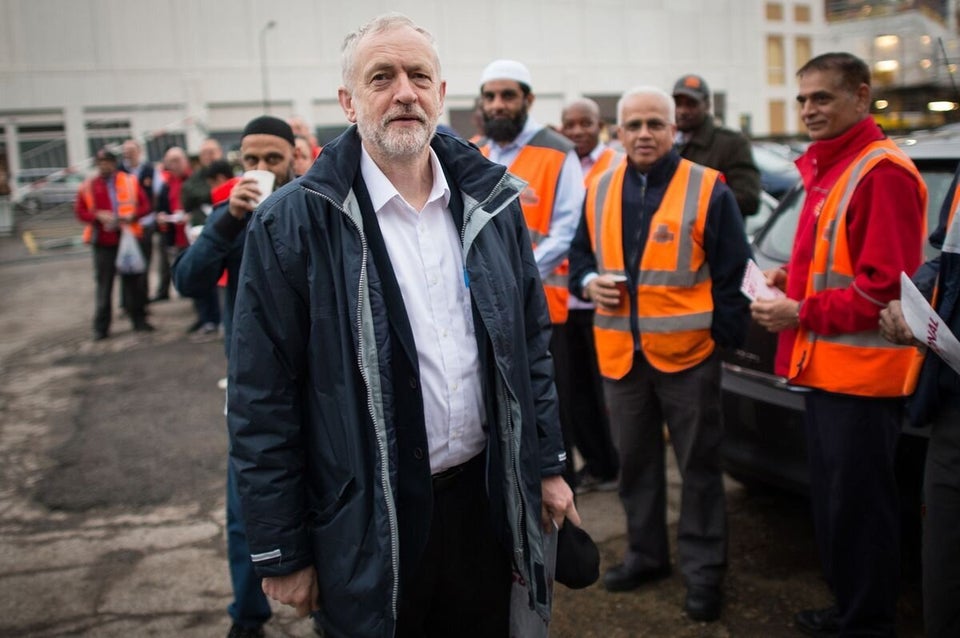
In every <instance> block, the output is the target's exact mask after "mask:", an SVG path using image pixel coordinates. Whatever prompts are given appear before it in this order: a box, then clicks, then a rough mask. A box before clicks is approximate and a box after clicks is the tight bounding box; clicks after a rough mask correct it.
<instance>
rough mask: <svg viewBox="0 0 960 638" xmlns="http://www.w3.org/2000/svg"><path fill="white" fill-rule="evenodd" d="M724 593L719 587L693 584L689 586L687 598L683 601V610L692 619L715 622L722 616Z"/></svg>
mask: <svg viewBox="0 0 960 638" xmlns="http://www.w3.org/2000/svg"><path fill="white" fill-rule="evenodd" d="M722 606H723V595H722V594H721V593H720V588H719V587H713V586H710V585H691V586H690V587H688V588H687V598H686V600H684V601H683V611H685V612H687V617H689V618H690V620H697V621H700V622H713V621H714V620H716V619H717V618H719V617H720V609H721V607H722Z"/></svg>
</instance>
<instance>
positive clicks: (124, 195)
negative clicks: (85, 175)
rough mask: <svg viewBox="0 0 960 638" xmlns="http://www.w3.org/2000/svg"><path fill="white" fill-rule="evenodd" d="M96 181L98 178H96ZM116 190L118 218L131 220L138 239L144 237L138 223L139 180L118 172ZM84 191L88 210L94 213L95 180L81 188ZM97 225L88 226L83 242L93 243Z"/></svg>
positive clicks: (131, 226) (131, 227)
mask: <svg viewBox="0 0 960 638" xmlns="http://www.w3.org/2000/svg"><path fill="white" fill-rule="evenodd" d="M94 179H96V178H94ZM113 185H114V188H115V189H116V191H117V217H118V218H119V219H131V220H133V222H132V223H131V224H130V230H131V231H133V234H134V235H135V236H136V237H137V238H138V239H140V238H142V237H143V227H142V226H141V225H140V222H138V221H136V217H137V206H138V204H139V203H140V199H139V196H140V193H139V189H140V184H139V182H138V181H137V178H136V177H135V176H133V175H130V174H129V173H124V172H123V171H117V172H116V173H114V179H113ZM81 188H82V189H83V190H82V192H83V200H84V202H85V203H86V205H87V210H89V211H90V212H93V211H94V210H96V206H95V205H94V202H93V179H88V180H87V181H85V182H84V183H83V186H82V187H81ZM94 226H95V224H87V227H86V228H84V229H83V241H84V242H85V243H87V244H89V243H91V242H92V241H93V229H94Z"/></svg>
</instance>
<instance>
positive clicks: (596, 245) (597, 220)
mask: <svg viewBox="0 0 960 638" xmlns="http://www.w3.org/2000/svg"><path fill="white" fill-rule="evenodd" d="M613 173H614V171H607V172H606V173H604V174H603V175H602V176H601V177H600V179H599V180H598V181H597V196H596V197H595V198H594V200H593V210H594V217H593V254H594V255H596V257H597V259H603V204H604V202H605V201H606V199H607V191H609V190H610V180H612V179H613ZM598 266H600V267H601V268H602V267H603V265H602V264H598Z"/></svg>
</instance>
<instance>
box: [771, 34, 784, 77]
mask: <svg viewBox="0 0 960 638" xmlns="http://www.w3.org/2000/svg"><path fill="white" fill-rule="evenodd" d="M785 82H786V73H785V70H784V55H783V36H779V35H768V36H767V84H769V85H771V86H783V84H784V83H785Z"/></svg>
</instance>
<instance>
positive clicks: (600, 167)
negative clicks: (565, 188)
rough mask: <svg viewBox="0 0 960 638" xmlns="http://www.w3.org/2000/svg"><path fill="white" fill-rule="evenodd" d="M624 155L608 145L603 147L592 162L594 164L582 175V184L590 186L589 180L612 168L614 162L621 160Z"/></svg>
mask: <svg viewBox="0 0 960 638" xmlns="http://www.w3.org/2000/svg"><path fill="white" fill-rule="evenodd" d="M624 157H626V155H625V154H623V153H621V152H620V151H618V150H616V149H614V148H610V147H609V146H608V147H607V148H605V149H603V151H601V152H600V157H598V158H597V161H596V163H594V165H593V166H591V167H590V170H589V171H587V174H586V175H584V176H583V185H584V186H590V182H592V181H593V180H595V179H596V178H597V177H599V176H601V175H603V174H604V173H606V172H607V171H608V170H610V169H611V168H613V167H614V165H615V164H617V163H619V162H621V161H623V158H624Z"/></svg>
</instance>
